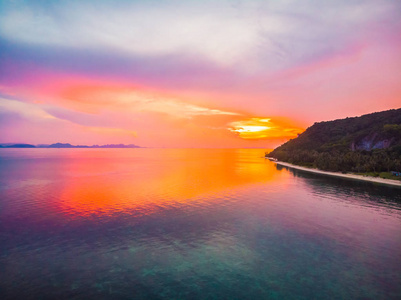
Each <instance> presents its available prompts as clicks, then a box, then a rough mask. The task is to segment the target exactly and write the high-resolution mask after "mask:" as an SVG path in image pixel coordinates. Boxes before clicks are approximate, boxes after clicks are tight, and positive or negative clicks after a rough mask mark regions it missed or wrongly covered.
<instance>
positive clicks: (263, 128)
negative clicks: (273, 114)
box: [228, 118, 304, 140]
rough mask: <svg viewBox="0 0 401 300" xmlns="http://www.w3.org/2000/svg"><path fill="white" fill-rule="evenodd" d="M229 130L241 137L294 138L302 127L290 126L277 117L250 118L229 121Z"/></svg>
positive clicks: (300, 131)
mask: <svg viewBox="0 0 401 300" xmlns="http://www.w3.org/2000/svg"><path fill="white" fill-rule="evenodd" d="M230 126H231V127H230V128H228V130H230V131H231V132H234V133H236V134H238V136H239V137H240V138H243V139H255V140H256V139H272V138H286V139H290V138H294V137H297V135H298V134H300V133H302V132H303V131H304V129H302V128H298V127H294V126H291V125H290V124H289V123H288V122H284V121H283V120H280V119H279V118H275V119H273V120H272V118H251V119H248V120H242V121H237V122H232V123H230Z"/></svg>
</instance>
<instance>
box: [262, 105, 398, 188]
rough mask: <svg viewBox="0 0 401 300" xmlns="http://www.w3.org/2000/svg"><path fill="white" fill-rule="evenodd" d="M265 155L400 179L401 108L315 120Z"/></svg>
mask: <svg viewBox="0 0 401 300" xmlns="http://www.w3.org/2000/svg"><path fill="white" fill-rule="evenodd" d="M268 156H269V157H272V158H274V159H277V160H278V161H282V162H287V163H291V164H294V165H298V166H304V167H309V168H317V169H319V170H323V171H334V172H343V173H346V172H353V173H356V174H361V175H370V176H375V177H382V178H387V179H399V180H401V109H392V110H388V111H383V112H376V113H372V114H367V115H363V116H360V117H354V118H346V119H339V120H334V121H327V122H319V123H315V124H314V125H312V126H311V127H309V128H308V129H307V130H306V131H305V132H303V133H302V134H300V135H299V136H298V137H297V138H295V139H292V140H290V141H288V142H286V143H285V144H283V145H281V146H279V147H277V148H276V149H274V150H273V151H272V152H270V153H268Z"/></svg>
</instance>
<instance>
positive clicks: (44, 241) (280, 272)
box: [0, 149, 401, 299]
mask: <svg viewBox="0 0 401 300" xmlns="http://www.w3.org/2000/svg"><path fill="white" fill-rule="evenodd" d="M263 155H264V152H263V150H259V149H257V150H256V149H229V150H221V149H185V150H179V149H0V195H1V198H0V266H1V268H0V298H1V299H17V298H21V299H56V298H57V299H397V298H398V297H399V295H401V250H400V249H401V189H400V188H397V187H389V186H384V185H378V184H374V183H369V182H359V181H353V180H346V179H341V178H333V177H328V176H321V175H316V174H310V173H305V172H301V171H291V170H288V169H286V168H282V167H276V166H275V164H274V163H272V162H270V161H266V160H265V159H263V158H262V156H263Z"/></svg>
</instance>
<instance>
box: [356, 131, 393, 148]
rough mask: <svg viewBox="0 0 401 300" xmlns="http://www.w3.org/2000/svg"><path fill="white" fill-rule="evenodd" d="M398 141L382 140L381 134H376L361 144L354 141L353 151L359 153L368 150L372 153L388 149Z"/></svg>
mask: <svg viewBox="0 0 401 300" xmlns="http://www.w3.org/2000/svg"><path fill="white" fill-rule="evenodd" d="M395 140H396V139H395V138H394V137H392V138H389V139H385V138H381V137H380V135H379V134H377V133H375V134H373V135H370V136H366V137H364V138H363V139H362V140H360V141H359V142H355V141H352V143H351V150H352V151H358V150H366V151H371V150H374V149H387V148H389V147H390V146H391V145H392V144H394V141H395Z"/></svg>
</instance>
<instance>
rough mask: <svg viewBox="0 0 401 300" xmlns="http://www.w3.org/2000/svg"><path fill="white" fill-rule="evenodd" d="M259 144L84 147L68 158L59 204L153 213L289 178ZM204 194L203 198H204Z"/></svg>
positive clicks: (73, 209) (85, 210)
mask: <svg viewBox="0 0 401 300" xmlns="http://www.w3.org/2000/svg"><path fill="white" fill-rule="evenodd" d="M263 153H264V151H263V150H260V149H244V150H241V149H223V150H216V149H162V150H160V149H110V150H109V149H107V150H104V151H99V150H96V151H95V150H92V149H91V150H81V151H77V152H76V157H74V158H72V159H69V160H68V163H66V165H65V166H64V172H67V173H68V174H70V177H69V178H68V179H66V180H65V181H64V187H63V189H62V190H61V191H60V203H59V204H60V206H61V207H60V208H61V209H62V210H63V211H64V212H66V213H69V214H73V215H81V216H86V215H91V214H114V213H121V212H126V213H130V214H138V215H143V214H150V213H152V212H153V211H155V210H159V209H163V208H166V207H170V206H180V205H191V202H192V203H193V202H196V203H197V204H199V203H200V202H202V201H213V200H211V197H208V195H209V196H210V195H213V194H214V193H222V194H219V197H224V196H225V195H226V194H227V195H228V194H230V193H232V192H233V191H235V189H236V188H238V187H240V186H245V185H247V184H253V183H261V182H266V183H271V182H274V181H276V180H278V179H280V182H281V184H282V183H283V182H285V180H283V179H285V178H288V176H289V174H288V173H287V172H277V170H276V168H275V167H274V164H272V163H270V162H266V161H265V160H264V159H263V158H262V156H263ZM200 196H204V197H200Z"/></svg>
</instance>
